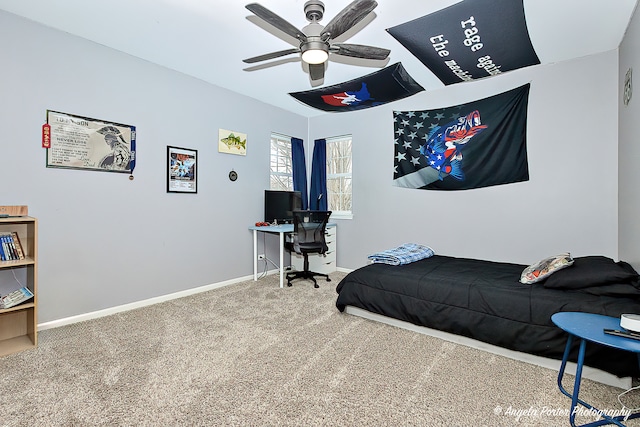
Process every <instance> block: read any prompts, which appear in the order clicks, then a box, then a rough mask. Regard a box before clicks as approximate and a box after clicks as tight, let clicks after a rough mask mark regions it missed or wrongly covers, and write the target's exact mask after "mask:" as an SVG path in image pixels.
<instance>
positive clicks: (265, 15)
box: [245, 3, 307, 41]
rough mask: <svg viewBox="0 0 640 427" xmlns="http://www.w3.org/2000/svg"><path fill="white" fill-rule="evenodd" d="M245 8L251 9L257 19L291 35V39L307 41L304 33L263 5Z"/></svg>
mask: <svg viewBox="0 0 640 427" xmlns="http://www.w3.org/2000/svg"><path fill="white" fill-rule="evenodd" d="M245 7H246V8H247V9H249V10H250V11H251V12H253V13H254V14H255V15H256V16H257V17H259V18H261V19H262V20H264V21H266V22H268V23H269V24H271V25H273V26H274V27H276V28H277V29H279V30H280V31H283V32H284V33H286V34H288V35H290V36H291V37H295V38H296V39H298V40H300V41H304V40H306V39H307V36H305V35H304V33H303V32H302V31H300V30H299V29H297V28H296V27H294V26H293V25H292V24H290V23H289V22H288V21H286V20H285V19H284V18H281V17H280V16H278V15H276V14H275V13H273V12H271V11H270V10H269V9H267V8H266V7H264V6H262V5H260V4H258V3H250V4H248V5H246V6H245Z"/></svg>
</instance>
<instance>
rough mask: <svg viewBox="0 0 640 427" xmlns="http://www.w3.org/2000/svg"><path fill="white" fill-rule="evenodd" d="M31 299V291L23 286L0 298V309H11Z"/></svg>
mask: <svg viewBox="0 0 640 427" xmlns="http://www.w3.org/2000/svg"><path fill="white" fill-rule="evenodd" d="M31 298H33V292H31V290H29V288H27V287H26V286H23V287H22V288H20V289H16V290H15V291H13V292H10V293H8V294H7V295H4V296H2V297H0V309H1V308H11V307H13V306H14V305H18V304H21V303H23V302H25V301H27V300H29V299H31Z"/></svg>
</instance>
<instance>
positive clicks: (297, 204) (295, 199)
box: [264, 190, 302, 224]
mask: <svg viewBox="0 0 640 427" xmlns="http://www.w3.org/2000/svg"><path fill="white" fill-rule="evenodd" d="M296 209H302V193H300V192H299V191H282V190H264V220H265V222H270V223H272V222H277V223H278V224H289V223H292V222H293V211H294V210H296Z"/></svg>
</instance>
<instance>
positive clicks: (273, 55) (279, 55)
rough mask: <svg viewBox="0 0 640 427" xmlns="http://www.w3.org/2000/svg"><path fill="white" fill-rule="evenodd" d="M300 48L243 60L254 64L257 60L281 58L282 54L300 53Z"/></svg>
mask: <svg viewBox="0 0 640 427" xmlns="http://www.w3.org/2000/svg"><path fill="white" fill-rule="evenodd" d="M299 52H300V49H286V50H280V51H278V52H271V53H265V54H264V55H259V56H254V57H253V58H247V59H243V60H242V62H245V63H247V64H253V63H255V62H260V61H266V60H268V59H274V58H279V57H281V56H286V55H291V54H292V53H299Z"/></svg>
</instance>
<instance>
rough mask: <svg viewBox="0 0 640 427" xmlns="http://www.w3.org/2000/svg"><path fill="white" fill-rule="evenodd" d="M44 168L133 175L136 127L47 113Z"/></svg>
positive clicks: (44, 133)
mask: <svg viewBox="0 0 640 427" xmlns="http://www.w3.org/2000/svg"><path fill="white" fill-rule="evenodd" d="M45 136H46V145H45V148H47V167H48V168H70V169H88V170H97V171H106V172H124V173H133V169H134V167H135V160H136V127H135V126H130V125H124V124H121V123H113V122H106V121H103V120H96V119H91V118H88V117H82V116H76V115H73V114H66V113H61V112H58V111H51V110H47V123H46V124H45V125H44V127H43V144H44V142H45Z"/></svg>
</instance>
